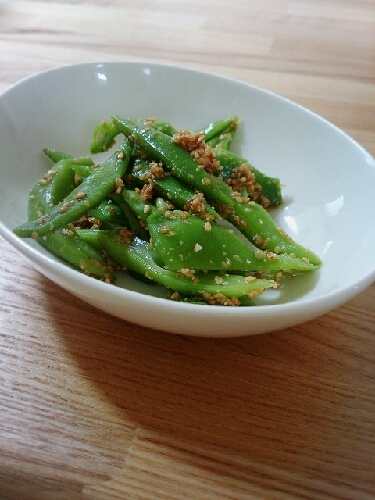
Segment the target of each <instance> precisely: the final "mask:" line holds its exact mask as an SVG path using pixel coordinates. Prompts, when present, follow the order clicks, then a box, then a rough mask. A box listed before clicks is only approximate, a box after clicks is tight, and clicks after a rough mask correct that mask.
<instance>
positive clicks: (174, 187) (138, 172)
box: [131, 159, 220, 218]
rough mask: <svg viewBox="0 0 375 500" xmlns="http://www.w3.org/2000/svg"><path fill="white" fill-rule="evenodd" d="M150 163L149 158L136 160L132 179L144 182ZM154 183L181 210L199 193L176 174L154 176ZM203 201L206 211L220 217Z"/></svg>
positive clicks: (148, 173)
mask: <svg viewBox="0 0 375 500" xmlns="http://www.w3.org/2000/svg"><path fill="white" fill-rule="evenodd" d="M149 164H150V162H149V161H148V160H142V159H138V160H136V161H135V163H134V168H133V170H132V172H131V178H132V180H134V181H136V182H138V183H141V184H144V182H145V178H148V176H149V175H151V172H150V170H149ZM152 183H153V185H154V186H155V190H156V192H157V193H158V195H160V196H162V197H164V198H165V199H166V200H168V201H170V202H171V203H172V204H173V205H175V206H176V207H177V208H180V209H181V210H184V209H185V207H186V205H189V204H190V203H191V202H192V200H193V199H194V197H195V196H196V194H197V191H196V190H195V189H191V188H190V187H189V186H188V185H187V184H186V183H184V182H182V181H181V180H180V179H178V178H177V177H174V176H169V175H164V176H161V177H156V178H152ZM203 203H204V208H205V211H206V212H207V213H208V214H210V215H212V216H213V217H217V218H219V217H220V216H219V214H218V213H217V212H216V211H215V210H214V209H213V208H212V207H211V206H210V205H209V204H208V203H207V201H206V200H203Z"/></svg>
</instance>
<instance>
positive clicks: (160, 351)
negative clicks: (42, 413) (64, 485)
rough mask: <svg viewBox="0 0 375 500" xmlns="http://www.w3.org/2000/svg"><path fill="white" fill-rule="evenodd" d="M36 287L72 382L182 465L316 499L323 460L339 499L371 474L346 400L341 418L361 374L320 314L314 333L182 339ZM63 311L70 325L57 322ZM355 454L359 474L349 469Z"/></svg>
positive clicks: (306, 329)
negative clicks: (338, 348)
mask: <svg viewBox="0 0 375 500" xmlns="http://www.w3.org/2000/svg"><path fill="white" fill-rule="evenodd" d="M41 279H42V280H44V278H41ZM54 286H55V285H54ZM48 289H49V295H48V300H49V301H50V304H49V307H50V311H52V314H53V319H54V322H55V324H56V332H57V333H58V335H59V336H60V337H61V340H62V341H63V342H64V343H65V344H66V346H67V348H68V350H69V352H70V354H71V356H72V357H73V358H74V359H75V360H76V362H77V365H78V367H79V369H80V370H81V371H82V374H83V376H84V377H85V378H87V379H88V380H89V381H90V382H91V383H92V384H93V385H94V386H95V387H96V388H97V389H99V391H100V392H101V394H102V396H103V401H105V402H106V404H109V405H112V406H113V407H115V408H116V411H117V412H118V414H119V415H121V416H122V418H123V419H124V421H126V422H127V423H129V421H130V422H132V423H134V425H135V426H136V427H138V428H139V429H140V430H141V434H142V431H144V435H145V436H146V435H152V436H153V437H152V439H158V440H159V441H160V443H164V444H165V445H166V446H173V447H175V448H178V447H180V449H181V450H183V453H184V454H185V455H184V456H185V458H186V453H187V455H189V453H191V454H192V455H194V456H195V457H196V456H197V454H199V456H200V457H201V461H202V466H204V467H205V469H206V470H210V472H211V473H212V474H219V475H223V474H224V475H225V474H228V475H229V476H232V477H233V476H234V477H236V478H237V479H238V480H240V481H245V482H248V481H250V482H251V481H255V483H256V481H257V480H259V478H260V477H263V479H262V480H261V481H262V482H263V483H264V484H269V486H270V488H272V487H275V484H276V483H275V480H276V482H277V479H278V478H279V479H280V478H281V477H282V475H284V479H285V474H288V475H289V476H287V477H289V479H290V480H292V481H293V480H294V481H296V484H299V485H300V487H301V488H302V490H306V489H308V488H310V487H311V488H312V490H313V489H314V488H315V486H314V480H317V481H319V483H320V486H319V488H321V489H322V490H321V492H322V491H324V489H325V480H326V479H327V478H326V465H327V464H328V463H329V464H331V465H330V481H333V482H336V481H337V482H338V483H337V484H338V485H340V484H343V488H345V490H343V491H347V492H348V491H349V490H348V489H347V488H349V489H350V485H352V486H357V487H358V488H361V487H362V485H363V482H365V481H366V480H369V478H371V477H372V473H373V472H374V470H375V469H374V467H375V464H374V460H373V458H371V457H372V453H371V449H370V447H369V446H368V443H356V446H355V447H353V446H352V444H353V443H352V442H351V434H350V432H348V429H350V427H351V426H353V425H354V423H353V422H356V420H357V419H359V420H361V419H362V417H363V411H364V410H363V408H360V407H358V408H356V402H355V395H354V394H353V395H352V396H353V400H352V401H351V406H350V412H349V418H347V417H348V415H347V410H348V408H347V404H348V401H347V397H348V394H347V393H345V388H346V384H348V387H349V386H350V384H353V383H354V384H355V385H356V384H360V379H361V376H362V374H359V375H358V380H357V379H355V380H352V379H351V377H353V376H355V375H353V370H352V371H349V370H348V369H347V367H346V366H345V363H346V361H347V360H346V359H345V356H344V355H343V356H342V357H341V358H340V359H337V358H336V357H335V356H336V355H335V354H333V353H332V345H330V342H332V338H331V337H329V335H328V331H329V329H330V318H329V316H326V317H325V318H323V319H322V320H316V321H321V323H320V327H321V331H320V333H319V328H317V324H316V323H315V326H314V328H313V322H309V323H305V324H304V325H301V326H299V327H296V328H293V329H289V330H284V331H279V332H275V333H273V334H267V335H257V336H252V337H246V338H235V339H205V338H192V337H183V336H177V335H172V334H168V333H165V332H159V331H155V330H150V329H146V328H141V327H138V326H136V325H132V324H130V323H128V322H126V321H122V320H118V319H116V318H113V317H111V316H109V315H106V314H103V313H101V312H99V311H98V310H97V309H95V308H93V307H91V306H90V305H87V304H85V303H83V302H81V301H80V300H79V299H76V298H75V297H73V296H72V295H70V294H69V293H67V292H65V291H64V290H62V289H61V288H59V287H57V286H55V288H54V295H53V296H51V295H50V293H51V284H50V283H49V284H48ZM73 309H74V312H75V314H77V309H79V310H80V323H79V324H77V323H75V324H74V325H72V324H71V321H70V320H69V317H70V314H69V312H70V311H73ZM98 314H100V315H101V321H100V326H99V327H98V321H97V316H98ZM335 384H336V385H337V390H336V389H335V390H334V389H333V387H334V386H335ZM362 420H363V419H362ZM364 426H365V424H364ZM352 430H354V431H355V432H357V431H359V432H360V429H352ZM147 433H149V434H147ZM341 450H345V452H344V455H343V456H342V457H341V458H340V455H341ZM364 451H365V452H366V454H368V456H369V462H368V464H369V465H368V469H363V468H362V469H361V470H358V467H357V463H358V460H360V461H361V463H362V464H363V452H364ZM372 451H374V450H373V449H372ZM349 457H351V458H349ZM187 460H188V458H187ZM333 464H334V465H333ZM282 470H283V471H284V472H281V471H282ZM273 474H275V476H273ZM280 474H281V476H280ZM343 478H345V481H344V479H343ZM343 481H344V482H343ZM344 483H345V484H346V485H345V484H344ZM272 485H273V486H272ZM337 487H338V488H340V486H337ZM291 498H292V497H291ZM293 498H294V497H293ZM348 498H351V497H350V496H348Z"/></svg>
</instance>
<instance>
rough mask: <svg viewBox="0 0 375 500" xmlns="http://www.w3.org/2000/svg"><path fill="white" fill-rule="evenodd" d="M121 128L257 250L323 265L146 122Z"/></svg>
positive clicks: (120, 122)
mask: <svg viewBox="0 0 375 500" xmlns="http://www.w3.org/2000/svg"><path fill="white" fill-rule="evenodd" d="M114 121H115V123H116V124H117V127H118V128H119V129H120V130H121V131H122V132H123V133H124V134H125V135H131V136H132V137H133V138H134V140H135V141H136V142H138V144H139V145H140V146H141V147H142V148H143V149H145V150H146V151H148V152H149V153H150V154H151V155H153V156H154V157H155V158H156V159H157V160H158V161H161V162H163V163H164V164H165V165H166V166H167V167H168V168H169V169H170V170H171V171H172V172H173V174H174V175H176V176H177V177H178V178H180V179H181V180H183V181H184V182H186V183H187V184H189V185H190V186H191V187H193V188H194V189H197V190H200V191H201V192H202V193H203V194H204V195H205V196H206V198H207V201H208V202H209V203H211V204H212V205H213V206H214V208H216V209H217V210H218V211H219V213H220V214H221V215H222V216H223V217H225V218H227V219H228V220H230V221H231V222H232V223H233V224H234V225H236V227H238V229H239V230H240V231H241V232H242V233H243V234H244V235H245V236H246V237H247V238H248V239H249V240H250V241H251V242H252V243H253V244H254V245H256V246H257V247H259V248H261V249H263V250H270V251H272V252H275V253H278V254H280V253H287V254H291V255H294V256H296V257H298V258H300V259H307V260H308V261H309V262H311V263H312V264H314V265H317V266H319V265H321V260H320V259H319V257H318V256H317V255H316V254H315V253H314V252H312V251H310V250H309V249H307V248H305V247H303V246H302V245H300V244H298V243H296V242H295V241H294V240H293V239H292V238H291V237H290V236H288V235H287V234H285V232H284V231H282V230H280V229H279V228H278V227H277V226H276V225H275V223H274V221H273V220H272V218H271V216H270V215H269V214H268V212H267V211H266V210H265V209H264V208H263V207H262V206H261V205H258V204H256V203H254V202H250V203H249V201H248V200H243V199H241V200H240V201H238V199H237V198H238V197H237V196H236V195H235V193H234V191H233V190H232V189H231V188H230V187H229V186H228V185H227V184H226V183H225V182H224V181H223V180H222V179H220V178H218V177H215V176H213V175H211V174H209V173H207V172H206V171H205V170H204V169H203V168H202V167H201V166H200V165H198V163H197V162H196V161H195V160H194V159H193V158H192V157H191V156H190V154H189V153H188V152H187V151H186V150H185V149H183V148H182V147H181V146H179V145H178V144H176V143H174V142H173V140H172V139H171V138H170V137H168V136H167V135H165V134H163V133H162V132H160V131H158V130H155V129H153V128H150V127H147V126H145V125H144V123H143V122H142V121H135V120H128V119H122V118H119V117H115V118H114Z"/></svg>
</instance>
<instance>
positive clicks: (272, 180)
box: [214, 147, 283, 207]
mask: <svg viewBox="0 0 375 500" xmlns="http://www.w3.org/2000/svg"><path fill="white" fill-rule="evenodd" d="M214 153H215V158H216V159H217V160H218V161H219V162H220V165H221V166H222V170H221V171H220V175H221V176H222V177H223V179H224V180H227V179H229V177H230V176H231V174H232V172H233V171H234V169H236V168H238V167H240V166H242V165H247V166H248V167H249V169H250V170H251V172H252V173H253V174H254V176H255V183H256V185H257V189H256V192H255V193H256V197H255V198H253V199H255V201H257V202H260V204H261V205H263V206H265V205H266V206H267V207H275V206H278V205H280V204H281V203H282V201H283V199H282V194H281V185H280V179H278V178H277V177H269V176H268V175H265V174H264V173H262V172H260V171H259V170H258V169H256V168H255V167H254V166H253V165H251V164H250V163H249V162H248V161H247V160H245V159H244V158H241V157H240V156H238V155H236V154H235V153H233V152H232V151H228V150H226V149H223V148H220V147H218V148H214ZM265 198H266V200H268V201H266V202H265ZM262 201H263V203H262Z"/></svg>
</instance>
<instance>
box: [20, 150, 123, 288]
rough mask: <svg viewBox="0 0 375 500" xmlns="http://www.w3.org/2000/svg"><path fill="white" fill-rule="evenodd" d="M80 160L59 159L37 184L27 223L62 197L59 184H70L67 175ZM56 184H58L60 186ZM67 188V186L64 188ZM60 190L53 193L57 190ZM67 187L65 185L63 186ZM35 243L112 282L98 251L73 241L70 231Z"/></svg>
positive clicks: (80, 241)
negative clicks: (51, 170)
mask: <svg viewBox="0 0 375 500" xmlns="http://www.w3.org/2000/svg"><path fill="white" fill-rule="evenodd" d="M81 161H82V159H76V160H74V159H70V158H67V159H62V160H60V161H58V162H57V163H56V165H55V167H54V173H53V174H52V173H51V172H50V173H49V174H48V175H47V177H46V178H44V179H43V181H45V182H39V183H37V184H36V185H35V186H34V188H33V189H32V190H31V192H30V196H29V203H28V216H29V218H30V219H36V218H38V217H42V216H43V215H44V214H45V213H46V212H47V211H48V210H50V209H51V208H52V207H53V206H54V204H55V203H58V202H59V201H60V199H59V198H58V196H59V194H60V195H62V193H63V189H62V185H63V182H68V183H70V180H71V179H70V178H68V176H67V172H68V173H69V172H70V173H72V172H73V173H74V168H75V166H76V165H77V164H79V163H80V162H81ZM60 180H61V181H62V182H61V183H60ZM68 185H70V184H68ZM58 186H59V187H60V189H57V187H58ZM65 187H67V185H65ZM37 241H38V243H39V244H40V245H41V246H43V247H44V248H46V249H47V250H49V251H50V252H51V253H53V254H55V255H57V256H58V257H61V258H63V259H64V260H66V261H67V262H69V263H70V264H73V265H74V266H75V267H77V268H79V269H81V270H82V271H84V272H85V273H87V274H89V275H92V276H96V277H97V278H101V279H104V280H107V281H110V282H113V281H114V278H115V276H114V273H113V271H112V269H111V267H110V266H109V265H108V263H107V262H106V260H105V259H104V257H103V255H102V251H101V249H99V250H96V249H95V248H93V247H92V246H91V245H90V244H89V243H88V242H85V241H82V240H81V239H80V238H78V237H77V233H76V232H75V230H74V228H66V229H62V230H59V231H55V232H53V233H49V234H46V235H45V236H42V237H39V238H37Z"/></svg>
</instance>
